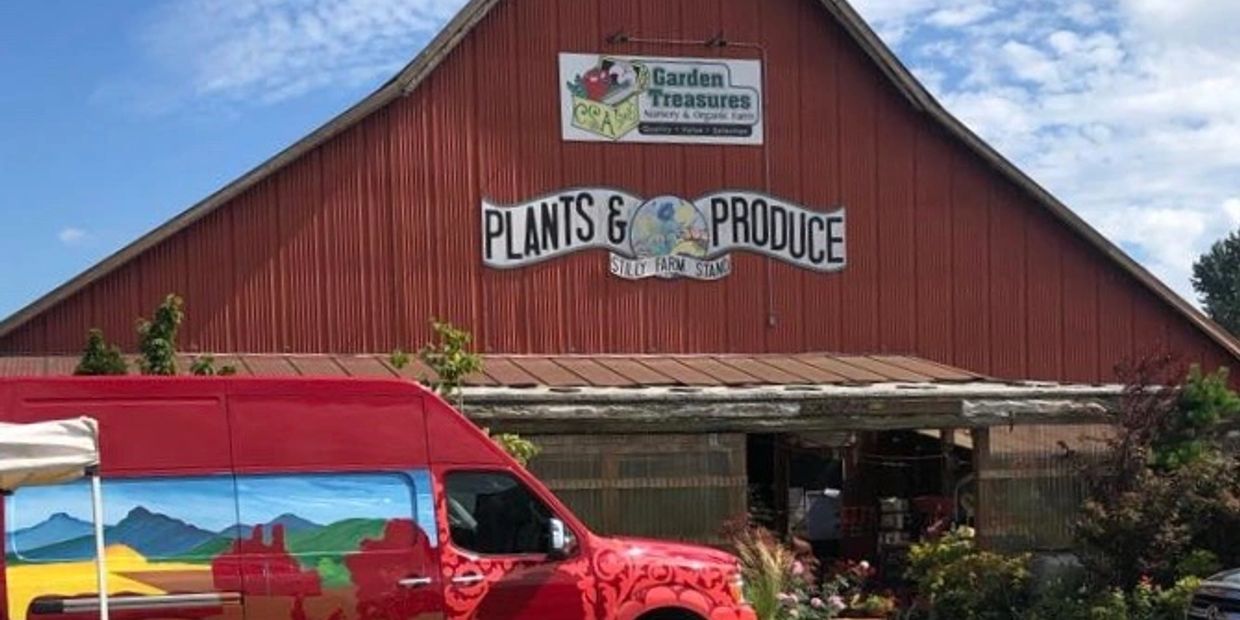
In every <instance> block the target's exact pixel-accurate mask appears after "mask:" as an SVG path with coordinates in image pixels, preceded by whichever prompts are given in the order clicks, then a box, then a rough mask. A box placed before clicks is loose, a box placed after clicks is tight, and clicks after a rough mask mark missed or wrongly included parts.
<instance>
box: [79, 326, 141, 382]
mask: <svg viewBox="0 0 1240 620" xmlns="http://www.w3.org/2000/svg"><path fill="white" fill-rule="evenodd" d="M128 372H129V368H128V365H127V364H126V363H125V358H123V357H121V350H120V348H119V347H117V346H116V345H112V344H108V343H107V341H106V340H104V339H103V330H100V329H92V330H90V332H89V333H88V334H87V336H86V347H85V348H83V349H82V358H81V359H80V360H78V365H77V368H74V369H73V374H75V375H123V374H127V373H128Z"/></svg>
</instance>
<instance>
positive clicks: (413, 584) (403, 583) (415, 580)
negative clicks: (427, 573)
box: [396, 577, 431, 588]
mask: <svg viewBox="0 0 1240 620" xmlns="http://www.w3.org/2000/svg"><path fill="white" fill-rule="evenodd" d="M396 585H398V586H400V587H402V588H421V587H425V586H429V585H431V578H430V577H406V578H404V579H401V580H400V581H397V582H396Z"/></svg>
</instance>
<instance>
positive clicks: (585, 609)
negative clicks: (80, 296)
mask: <svg viewBox="0 0 1240 620" xmlns="http://www.w3.org/2000/svg"><path fill="white" fill-rule="evenodd" d="M83 415H86V416H90V417H93V418H95V419H96V420H98V421H99V425H100V429H101V430H100V436H101V453H102V460H103V465H102V475H103V478H104V485H103V502H104V521H105V523H106V536H105V539H106V541H107V548H106V558H107V564H108V573H109V587H108V590H109V592H110V594H112V595H113V597H112V598H111V599H110V601H109V609H110V611H111V614H112V617H113V618H116V619H117V620H148V619H156V618H158V619H169V618H172V619H185V620H200V619H213V618H221V619H224V618H226V619H229V620H243V619H244V620H255V619H257V620H267V619H273V620H274V619H280V620H284V619H289V620H352V619H359V620H369V619H380V618H383V619H388V618H391V619H397V618H400V619H411V620H416V619H423V618H426V619H430V618H450V619H457V618H462V619H463V618H483V619H490V618H522V619H529V620H554V619H561V618H562V619H565V620H568V619H574V620H575V619H579V618H580V619H586V618H589V619H594V618H600V619H601V618H607V619H611V618H616V619H624V620H629V619H644V620H655V619H659V620H668V619H689V618H702V619H709V620H723V619H729V620H731V619H737V618H746V619H752V618H753V612H752V611H751V610H750V609H749V608H748V607H747V606H746V605H745V604H744V602H743V600H742V595H741V584H740V581H739V573H738V568H737V562H736V559H735V558H733V557H732V556H730V555H728V554H726V553H722V552H719V551H715V550H713V549H709V548H703V547H696V546H690V545H682V544H672V543H665V542H655V541H646V540H631V539H621V538H604V537H600V536H596V535H594V534H591V533H590V531H589V530H588V529H586V527H585V526H584V525H583V524H582V523H581V522H580V521H579V520H577V518H576V517H574V516H573V514H572V513H571V512H569V510H568V509H567V508H565V507H564V505H563V504H561V503H560V502H559V501H558V500H557V499H556V498H555V496H554V495H552V494H551V493H550V492H548V491H547V489H546V488H544V487H543V485H541V484H540V483H539V482H538V481H537V480H536V479H534V478H533V477H532V476H530V474H529V473H528V472H526V471H525V470H524V469H523V468H522V467H520V466H519V465H517V464H516V463H515V462H514V461H513V460H512V459H510V458H509V457H508V456H507V455H506V454H504V453H503V451H501V450H500V449H498V447H497V446H496V445H495V444H494V443H493V442H491V441H490V440H489V439H488V438H487V437H486V436H485V435H483V434H482V433H481V432H479V430H478V429H477V428H475V427H474V426H473V424H471V423H470V422H469V421H468V420H466V419H465V418H464V417H462V416H461V415H460V414H459V413H458V412H456V411H455V410H453V409H452V408H451V407H450V406H448V405H447V404H446V403H445V402H444V401H443V400H441V399H439V398H438V397H437V396H435V395H434V394H432V393H430V392H428V391H427V390H426V389H424V388H423V387H421V386H419V385H416V384H413V383H408V382H403V381H394V380H374V381H370V380H337V379H288V380H284V379H248V378H247V379H242V378H227V379H209V378H138V377H122V378H98V377H92V378H61V379H29V380H20V379H19V380H3V381H0V421H5V422H18V423H21V422H36V421H44V420H50V419H57V418H66V417H77V416H83ZM90 514H91V513H90V489H89V486H88V485H87V484H85V483H70V484H64V485H59V486H48V487H31V488H25V489H22V490H20V491H18V492H16V493H14V494H13V495H11V496H9V497H7V498H5V501H4V503H3V510H2V511H0V522H2V523H3V529H4V532H5V538H4V542H5V553H4V556H3V562H2V563H0V569H2V570H0V603H3V604H2V605H0V614H6V615H7V618H8V620H87V619H89V618H94V617H97V614H98V599H97V598H95V595H96V593H97V591H96V590H97V589H96V586H95V583H94V572H93V571H94V568H93V567H94V564H93V560H94V542H93V538H92V532H91V519H90Z"/></svg>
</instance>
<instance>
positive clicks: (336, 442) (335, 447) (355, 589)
mask: <svg viewBox="0 0 1240 620" xmlns="http://www.w3.org/2000/svg"><path fill="white" fill-rule="evenodd" d="M358 385H361V387H362V388H363V389H360V390H358V389H351V388H350V386H348V385H340V384H336V385H329V386H328V387H329V388H330V389H322V388H321V386H319V385H315V384H310V383H303V384H301V385H299V386H297V388H298V389H296V390H294V391H284V390H276V391H271V390H267V391H265V392H256V391H250V390H246V391H238V392H233V393H231V394H230V395H229V399H228V411H229V418H230V420H231V427H232V433H233V435H232V447H233V455H234V460H235V463H236V467H235V471H236V474H237V490H238V512H239V515H240V522H241V523H242V528H241V529H242V530H243V531H242V532H241V540H240V541H239V543H238V545H237V546H236V547H235V549H234V551H233V552H232V553H230V554H229V556H230V557H229V558H227V559H228V561H229V562H230V563H231V565H232V566H236V567H237V568H238V570H239V572H240V575H241V583H240V584H239V587H240V590H241V592H242V595H243V600H244V605H245V608H246V615H247V617H254V618H261V619H264V620H266V619H271V620H278V619H285V618H295V619H301V620H329V619H333V618H342V617H343V618H348V617H356V618H418V619H419V620H437V619H439V618H442V607H443V601H442V595H441V593H440V592H441V579H440V576H439V569H438V553H437V550H436V547H437V546H438V544H439V542H438V540H437V539H438V532H437V529H436V526H435V519H434V500H433V492H434V491H433V487H432V484H431V476H430V471H429V459H428V446H427V436H426V426H425V412H424V409H423V395H422V393H421V391H420V388H418V389H412V388H413V386H410V385H405V386H392V385H385V384H378V385H375V384H369V385H367V384H358ZM402 581H407V582H410V583H412V585H401V582H402Z"/></svg>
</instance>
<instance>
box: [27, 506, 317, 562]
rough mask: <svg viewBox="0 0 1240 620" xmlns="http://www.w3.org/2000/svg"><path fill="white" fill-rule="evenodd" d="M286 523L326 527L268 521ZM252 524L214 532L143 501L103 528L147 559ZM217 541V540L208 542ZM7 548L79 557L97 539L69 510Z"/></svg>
mask: <svg viewBox="0 0 1240 620" xmlns="http://www.w3.org/2000/svg"><path fill="white" fill-rule="evenodd" d="M275 524H278V525H283V526H284V528H285V531H286V532H287V533H288V534H293V533H309V532H313V531H315V530H319V529H322V526H320V525H318V524H316V523H313V522H311V521H307V520H306V519H302V518H301V517H298V516H296V515H293V514H283V515H280V516H279V517H276V518H275V519H272V520H271V521H269V522H268V523H265V524H262V525H264V526H266V527H265V528H264V529H265V530H266V531H270V530H271V527H270V526H271V525H275ZM252 531H253V526H247V525H242V526H233V527H229V528H226V529H225V530H223V531H221V532H211V531H208V530H205V529H202V528H200V527H197V526H194V525H192V524H190V523H186V522H185V521H182V520H180V519H174V518H172V517H169V516H167V515H163V514H159V513H155V512H151V511H150V510H147V509H146V508H143V507H141V506H138V507H136V508H134V509H133V510H130V511H129V514H127V515H125V518H123V519H121V520H120V521H119V522H117V523H116V524H115V525H109V526H107V527H106V528H104V539H105V540H106V541H107V543H108V544H110V545H111V544H123V545H126V546H128V547H130V548H132V549H133V550H135V551H137V552H138V553H141V554H142V555H143V556H145V557H148V558H176V557H180V556H184V555H186V554H189V553H190V552H191V551H193V550H195V549H199V548H205V547H211V546H218V547H221V548H223V547H225V546H227V544H228V543H227V542H224V541H226V540H229V539H233V538H238V537H239V536H238V535H240V536H249V535H250V533H251V532H252ZM208 543H213V544H210V545H209V544H208ZM5 550H6V552H7V553H10V554H11V553H13V552H15V551H16V552H17V554H18V555H19V556H20V557H22V558H24V559H28V560H36V561H37V560H44V561H50V560H78V559H85V558H90V557H94V551H95V539H94V533H93V530H92V527H91V524H90V523H89V522H86V521H82V520H80V519H76V518H74V517H71V516H69V515H67V514H64V513H57V514H54V515H52V516H51V517H49V518H48V519H47V520H46V521H43V522H42V523H39V524H37V525H34V526H32V527H28V528H25V529H22V530H18V531H16V532H13V533H12V534H11V535H10V536H9V537H8V540H7V541H6V549H5Z"/></svg>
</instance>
